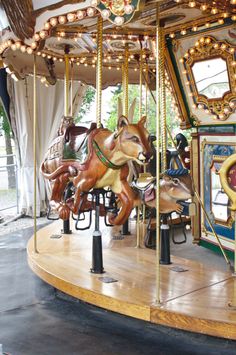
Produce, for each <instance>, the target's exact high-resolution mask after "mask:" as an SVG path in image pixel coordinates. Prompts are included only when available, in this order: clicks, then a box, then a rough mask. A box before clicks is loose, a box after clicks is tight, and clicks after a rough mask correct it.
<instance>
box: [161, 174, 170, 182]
mask: <svg viewBox="0 0 236 355" xmlns="http://www.w3.org/2000/svg"><path fill="white" fill-rule="evenodd" d="M162 178H163V179H164V180H165V181H170V180H172V179H171V177H170V176H169V175H166V174H164V175H163V177H162Z"/></svg>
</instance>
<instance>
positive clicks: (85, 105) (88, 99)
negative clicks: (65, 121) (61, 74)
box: [75, 86, 96, 123]
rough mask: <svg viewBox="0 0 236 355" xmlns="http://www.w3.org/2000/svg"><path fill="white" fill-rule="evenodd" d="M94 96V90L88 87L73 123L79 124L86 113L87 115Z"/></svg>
mask: <svg viewBox="0 0 236 355" xmlns="http://www.w3.org/2000/svg"><path fill="white" fill-rule="evenodd" d="M95 95H96V90H95V89H94V88H93V87H92V86H88V88H87V90H86V93H85V95H84V98H83V102H82V105H81V107H80V110H79V113H78V116H77V117H76V118H75V123H79V122H80V121H81V120H82V118H83V117H84V116H85V115H86V113H88V111H89V110H90V107H91V104H92V103H93V102H94V100H95Z"/></svg>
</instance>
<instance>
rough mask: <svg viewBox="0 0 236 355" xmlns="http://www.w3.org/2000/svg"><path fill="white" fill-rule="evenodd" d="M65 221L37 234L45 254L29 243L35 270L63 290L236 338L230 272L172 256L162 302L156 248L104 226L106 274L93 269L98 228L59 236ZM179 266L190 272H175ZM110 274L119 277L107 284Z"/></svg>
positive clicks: (235, 296) (235, 283)
mask: <svg viewBox="0 0 236 355" xmlns="http://www.w3.org/2000/svg"><path fill="white" fill-rule="evenodd" d="M60 228H61V222H60V221H59V222H54V223H52V224H51V225H49V226H47V227H45V228H43V229H41V230H40V231H39V232H38V233H37V239H38V250H39V254H35V253H34V251H33V238H31V240H30V241H29V243H28V247H27V249H28V262H29V265H30V267H31V268H32V270H33V271H34V272H35V273H36V274H37V275H38V276H39V277H41V278H42V279H43V280H44V281H46V282H48V283H49V284H51V285H53V286H54V287H56V288H57V289H60V290H61V291H63V292H65V293H68V294H70V295H72V296H74V297H77V298H79V299H81V300H83V301H86V302H88V303H91V304H94V305H96V306H99V307H103V308H105V309H108V310H111V311H115V312H118V313H121V314H125V315H128V316H132V317H136V318H140V319H144V320H147V321H151V322H153V323H159V324H165V325H169V326H172V327H176V328H180V329H186V330H190V331H196V332H201V333H205V334H210V335H216V336H221V337H226V338H228V337H230V338H231V339H236V310H235V309H236V308H234V307H229V306H228V304H229V302H230V301H234V300H235V304H236V279H235V278H233V277H232V275H231V274H230V273H229V272H228V273H227V272H221V271H218V270H212V269H211V270H210V269H209V268H207V267H205V266H204V265H202V264H200V263H198V262H194V261H190V260H187V259H182V258H178V257H172V264H171V265H168V266H161V302H162V304H161V306H158V307H157V306H156V302H155V301H156V294H155V292H156V280H155V278H156V275H155V269H156V255H155V251H153V250H150V249H145V248H140V249H138V248H135V237H134V235H131V236H125V238H124V239H123V240H114V239H113V238H112V235H114V234H117V233H118V232H117V231H116V230H115V231H114V230H112V229H111V228H109V229H108V228H106V229H103V260H104V268H105V271H106V273H105V274H103V275H95V274H91V273H90V267H91V255H92V252H91V245H92V231H91V230H90V231H83V232H79V231H76V232H73V233H72V234H71V235H62V237H61V238H59V239H54V238H51V236H52V234H58V233H60ZM173 266H181V267H184V268H186V269H188V271H186V272H174V271H173V270H172V268H173ZM102 276H109V277H111V278H114V279H116V280H118V281H117V282H114V283H104V282H102V281H100V280H99V278H100V277H102Z"/></svg>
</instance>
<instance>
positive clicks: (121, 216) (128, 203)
mask: <svg viewBox="0 0 236 355" xmlns="http://www.w3.org/2000/svg"><path fill="white" fill-rule="evenodd" d="M116 195H117V197H118V198H119V200H120V204H121V208H120V211H119V213H118V215H117V216H116V217H110V218H109V222H110V223H111V224H114V225H121V224H124V223H125V222H126V220H127V219H128V218H129V216H130V213H131V211H132V209H133V206H134V199H135V195H134V193H133V191H132V189H131V187H130V186H129V184H128V182H127V181H126V182H123V183H122V191H121V193H118V194H116Z"/></svg>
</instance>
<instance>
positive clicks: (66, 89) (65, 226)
mask: <svg viewBox="0 0 236 355" xmlns="http://www.w3.org/2000/svg"><path fill="white" fill-rule="evenodd" d="M69 83H70V60H69V48H68V47H67V46H66V47H65V74H64V115H65V116H69ZM61 232H62V233H63V234H71V230H70V219H67V220H65V221H64V220H63V228H62V230H61Z"/></svg>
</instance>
